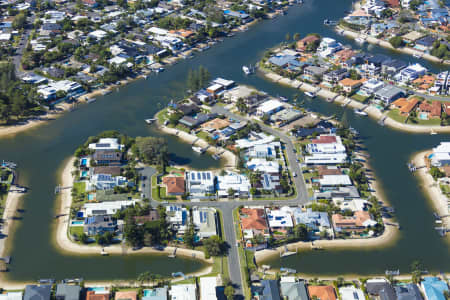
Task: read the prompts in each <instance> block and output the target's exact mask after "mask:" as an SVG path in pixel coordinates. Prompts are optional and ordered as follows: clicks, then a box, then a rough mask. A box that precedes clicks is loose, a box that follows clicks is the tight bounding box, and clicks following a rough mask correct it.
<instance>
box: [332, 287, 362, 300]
mask: <svg viewBox="0 0 450 300" xmlns="http://www.w3.org/2000/svg"><path fill="white" fill-rule="evenodd" d="M339 294H340V295H341V298H342V300H365V299H366V297H365V296H364V292H363V291H362V290H361V289H357V288H355V287H354V286H351V285H349V286H344V287H341V288H339Z"/></svg>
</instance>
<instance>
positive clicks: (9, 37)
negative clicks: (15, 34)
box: [0, 33, 11, 41]
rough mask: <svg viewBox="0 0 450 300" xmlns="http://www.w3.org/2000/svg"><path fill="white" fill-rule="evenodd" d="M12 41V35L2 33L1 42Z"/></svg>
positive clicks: (0, 34)
mask: <svg viewBox="0 0 450 300" xmlns="http://www.w3.org/2000/svg"><path fill="white" fill-rule="evenodd" d="M10 39H11V33H0V41H9V40H10Z"/></svg>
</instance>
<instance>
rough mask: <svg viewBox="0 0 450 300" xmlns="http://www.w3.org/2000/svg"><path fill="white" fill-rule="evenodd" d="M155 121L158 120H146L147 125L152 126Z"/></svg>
mask: <svg viewBox="0 0 450 300" xmlns="http://www.w3.org/2000/svg"><path fill="white" fill-rule="evenodd" d="M155 121H156V119H145V123H147V124H152V123H153V122H155Z"/></svg>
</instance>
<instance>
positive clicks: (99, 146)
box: [89, 138, 124, 150]
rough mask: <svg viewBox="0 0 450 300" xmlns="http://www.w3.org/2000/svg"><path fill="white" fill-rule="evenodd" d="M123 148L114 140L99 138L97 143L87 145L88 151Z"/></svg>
mask: <svg viewBox="0 0 450 300" xmlns="http://www.w3.org/2000/svg"><path fill="white" fill-rule="evenodd" d="M123 147H124V145H120V144H119V140H118V139H116V138H101V139H100V140H99V141H98V142H97V143H92V144H89V149H94V150H122V148H123Z"/></svg>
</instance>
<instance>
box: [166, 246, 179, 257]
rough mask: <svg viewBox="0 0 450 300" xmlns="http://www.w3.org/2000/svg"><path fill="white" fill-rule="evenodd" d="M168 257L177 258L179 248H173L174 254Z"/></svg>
mask: <svg viewBox="0 0 450 300" xmlns="http://www.w3.org/2000/svg"><path fill="white" fill-rule="evenodd" d="M167 257H169V258H176V257H177V248H175V249H173V252H172V254H169V255H168V256H167Z"/></svg>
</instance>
